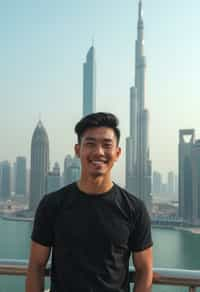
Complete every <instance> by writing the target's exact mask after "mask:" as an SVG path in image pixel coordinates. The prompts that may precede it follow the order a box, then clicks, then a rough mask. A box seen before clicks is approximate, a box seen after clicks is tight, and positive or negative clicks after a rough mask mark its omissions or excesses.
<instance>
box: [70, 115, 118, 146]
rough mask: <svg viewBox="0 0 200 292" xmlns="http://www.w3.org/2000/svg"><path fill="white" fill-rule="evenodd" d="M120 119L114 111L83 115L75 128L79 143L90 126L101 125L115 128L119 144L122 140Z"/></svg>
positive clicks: (97, 126)
mask: <svg viewBox="0 0 200 292" xmlns="http://www.w3.org/2000/svg"><path fill="white" fill-rule="evenodd" d="M118 125H119V120H118V118H117V117H116V116H115V115H114V114H112V113H104V112H98V113H92V114H89V115H87V116H85V117H83V118H82V119H81V120H80V121H79V122H78V123H77V124H76V126H75V128H74V130H75V133H76V134H77V136H78V143H80V142H81V138H82V136H83V133H84V132H85V131H86V130H87V129H89V128H99V127H108V128H111V129H113V131H114V133H115V136H116V138H117V145H118V144H119V140H120V130H119V128H118Z"/></svg>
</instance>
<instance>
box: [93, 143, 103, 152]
mask: <svg viewBox="0 0 200 292" xmlns="http://www.w3.org/2000/svg"><path fill="white" fill-rule="evenodd" d="M95 154H98V155H103V154H104V149H103V147H102V145H101V144H97V145H96V147H95Z"/></svg>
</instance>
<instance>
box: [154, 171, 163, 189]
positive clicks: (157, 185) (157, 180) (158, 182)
mask: <svg viewBox="0 0 200 292" xmlns="http://www.w3.org/2000/svg"><path fill="white" fill-rule="evenodd" d="M161 187H162V175H161V173H160V172H158V171H154V172H153V184H152V192H153V194H160V193H161Z"/></svg>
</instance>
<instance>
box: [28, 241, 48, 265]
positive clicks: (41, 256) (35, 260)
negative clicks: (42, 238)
mask: <svg viewBox="0 0 200 292" xmlns="http://www.w3.org/2000/svg"><path fill="white" fill-rule="evenodd" d="M50 251H51V248H50V247H48V246H44V245H41V244H39V243H37V242H35V241H32V242H31V249H30V260H29V266H30V265H36V266H40V267H45V266H46V263H47V261H48V259H49V255H50Z"/></svg>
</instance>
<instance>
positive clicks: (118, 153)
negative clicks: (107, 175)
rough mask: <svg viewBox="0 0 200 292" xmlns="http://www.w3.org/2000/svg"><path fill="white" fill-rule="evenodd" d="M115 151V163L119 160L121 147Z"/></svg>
mask: <svg viewBox="0 0 200 292" xmlns="http://www.w3.org/2000/svg"><path fill="white" fill-rule="evenodd" d="M116 151H117V152H116V159H115V161H117V160H118V159H119V157H120V155H121V153H122V149H121V147H117V150H116Z"/></svg>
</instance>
